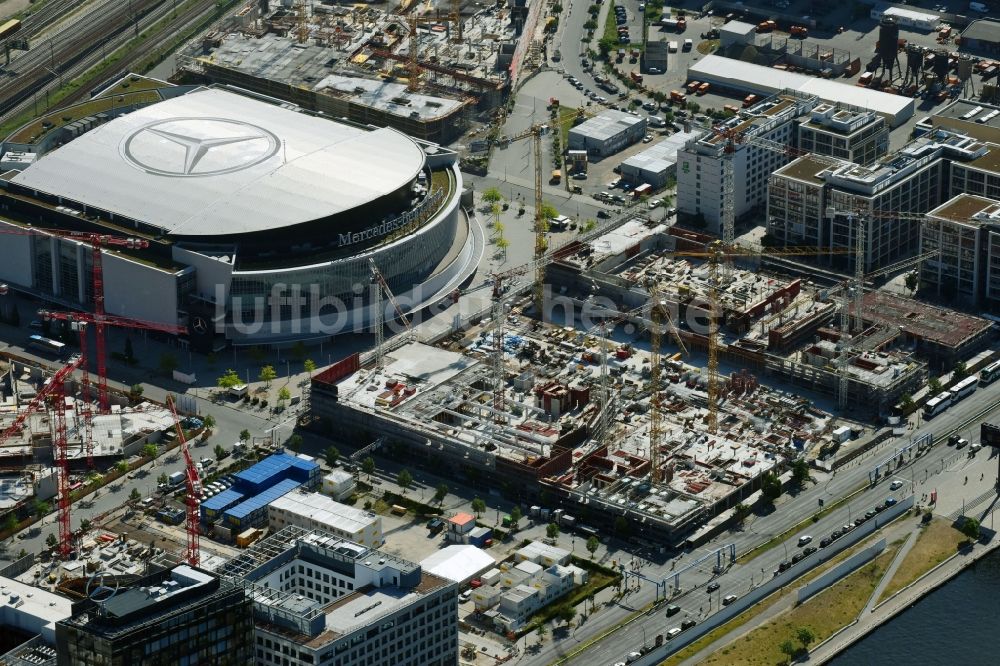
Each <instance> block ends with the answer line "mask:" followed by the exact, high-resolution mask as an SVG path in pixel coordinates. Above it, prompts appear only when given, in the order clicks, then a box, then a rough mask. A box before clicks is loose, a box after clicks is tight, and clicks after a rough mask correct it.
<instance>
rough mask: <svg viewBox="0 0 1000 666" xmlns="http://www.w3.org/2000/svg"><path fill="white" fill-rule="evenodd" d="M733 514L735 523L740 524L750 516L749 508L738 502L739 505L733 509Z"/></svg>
mask: <svg viewBox="0 0 1000 666" xmlns="http://www.w3.org/2000/svg"><path fill="white" fill-rule="evenodd" d="M733 513H735V514H736V520H737V522H739V523H742V522H743V521H744V520H746V518H747V516H749V515H750V507H749V506H747V505H746V504H744V503H743V502H740V503H739V504H737V505H736V506H734V507H733Z"/></svg>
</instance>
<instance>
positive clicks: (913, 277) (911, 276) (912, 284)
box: [903, 271, 920, 294]
mask: <svg viewBox="0 0 1000 666" xmlns="http://www.w3.org/2000/svg"><path fill="white" fill-rule="evenodd" d="M903 284H904V285H905V286H906V288H907V289H909V290H910V293H911V294H912V293H913V292H915V291H916V290H917V287H919V286H920V276H919V275H917V272H916V271H910V272H909V273H907V274H906V277H905V278H903Z"/></svg>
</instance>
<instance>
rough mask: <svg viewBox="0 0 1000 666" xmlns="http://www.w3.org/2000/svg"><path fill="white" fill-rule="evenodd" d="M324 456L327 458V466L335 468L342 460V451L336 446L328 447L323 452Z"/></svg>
mask: <svg viewBox="0 0 1000 666" xmlns="http://www.w3.org/2000/svg"><path fill="white" fill-rule="evenodd" d="M323 455H324V456H325V457H326V464H327V465H329V466H330V467H333V466H335V465H336V464H337V461H338V460H340V449H338V448H337V447H336V446H328V447H326V450H325V451H324V452H323Z"/></svg>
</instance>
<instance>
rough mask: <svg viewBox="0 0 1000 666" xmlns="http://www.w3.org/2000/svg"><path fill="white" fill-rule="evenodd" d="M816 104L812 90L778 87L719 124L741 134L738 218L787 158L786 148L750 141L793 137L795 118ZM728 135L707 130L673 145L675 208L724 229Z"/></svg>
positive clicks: (736, 164)
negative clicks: (781, 90)
mask: <svg viewBox="0 0 1000 666" xmlns="http://www.w3.org/2000/svg"><path fill="white" fill-rule="evenodd" d="M815 105H816V98H815V97H814V96H806V95H801V94H795V93H782V94H779V95H775V96H774V97H771V98H769V99H766V100H764V101H763V102H760V103H759V104H756V105H754V106H752V107H750V108H748V109H745V110H743V111H741V112H740V113H739V114H737V115H736V116H735V117H733V118H730V119H729V120H728V121H726V122H725V123H723V125H722V126H721V127H720V129H724V130H729V131H731V132H734V133H736V134H737V135H738V136H740V137H741V140H740V141H738V142H737V143H736V144H735V149H734V152H733V154H732V157H731V159H732V167H733V187H734V190H733V194H734V215H735V217H736V219H739V218H740V217H742V216H744V215H746V214H747V213H749V212H750V211H752V210H754V209H756V208H759V207H762V206H764V205H766V203H767V182H768V177H769V176H770V175H771V174H772V173H773V172H774V171H775V170H776V169H778V168H780V167H781V166H783V165H785V164H787V163H788V160H789V158H788V156H787V153H786V152H784V151H777V150H772V149H770V148H764V147H762V146H760V145H757V144H753V143H749V142H748V141H747V138H749V137H759V138H761V139H766V140H769V141H772V142H776V143H777V144H780V145H781V146H787V145H790V144H791V143H792V142H793V141H794V140H795V135H796V124H795V119H796V118H798V117H799V116H801V115H802V114H803V113H806V112H807V111H809V110H810V109H812V108H813V107H814V106H815ZM725 148H726V139H724V138H723V137H722V136H721V135H720V134H719V133H718V132H711V133H708V134H705V135H703V136H701V137H698V138H693V139H690V140H689V141H688V142H687V143H686V144H685V145H684V147H683V148H681V149H680V150H678V151H677V210H678V211H679V212H680V213H681V214H683V215H686V216H689V217H692V218H694V219H697V220H701V219H702V218H703V219H704V222H705V226H706V228H707V229H708V230H709V231H712V232H714V233H719V234H721V232H722V227H721V225H722V168H723V162H724V161H725V159H726V156H725Z"/></svg>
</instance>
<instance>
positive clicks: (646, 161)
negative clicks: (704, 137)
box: [622, 131, 702, 172]
mask: <svg viewBox="0 0 1000 666" xmlns="http://www.w3.org/2000/svg"><path fill="white" fill-rule="evenodd" d="M701 134H702V133H701V132H700V131H693V132H678V133H677V134H671V135H670V136H669V137H667V138H666V139H664V140H662V141H659V142H657V143H654V144H653V145H652V146H650V147H649V148H647V149H645V150H643V151H642V152H640V153H636V154H635V155H633V156H632V157H630V158H628V159H627V160H625V161H623V162H622V166H623V167H629V168H632V169H643V170H645V171H654V172H658V171H665V170H667V169H669V168H670V167H671V166H673V165H674V164H676V163H677V151H678V150H680V149H681V148H683V147H684V144H686V143H687V142H688V141H689V140H691V139H696V138H698V137H699V136H700V135H701Z"/></svg>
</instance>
